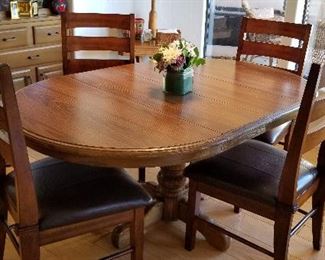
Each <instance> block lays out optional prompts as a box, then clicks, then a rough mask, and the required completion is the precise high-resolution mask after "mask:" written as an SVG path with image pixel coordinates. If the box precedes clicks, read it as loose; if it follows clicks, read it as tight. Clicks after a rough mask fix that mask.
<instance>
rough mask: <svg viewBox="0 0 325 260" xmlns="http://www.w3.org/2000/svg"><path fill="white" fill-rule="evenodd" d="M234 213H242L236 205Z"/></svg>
mask: <svg viewBox="0 0 325 260" xmlns="http://www.w3.org/2000/svg"><path fill="white" fill-rule="evenodd" d="M234 212H235V213H237V214H238V213H240V207H238V206H236V205H234Z"/></svg>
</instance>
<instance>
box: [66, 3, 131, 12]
mask: <svg viewBox="0 0 325 260" xmlns="http://www.w3.org/2000/svg"><path fill="white" fill-rule="evenodd" d="M134 1H137V0H92V1H85V0H72V4H73V11H74V12H80V13H86V12H88V13H122V14H128V13H134Z"/></svg>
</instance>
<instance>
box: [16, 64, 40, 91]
mask: <svg viewBox="0 0 325 260" xmlns="http://www.w3.org/2000/svg"><path fill="white" fill-rule="evenodd" d="M12 79H13V82H14V88H15V90H16V91H17V90H19V89H21V88H23V87H26V86H27V85H29V84H31V83H33V82H35V70H34V68H26V69H19V70H15V71H13V72H12Z"/></svg>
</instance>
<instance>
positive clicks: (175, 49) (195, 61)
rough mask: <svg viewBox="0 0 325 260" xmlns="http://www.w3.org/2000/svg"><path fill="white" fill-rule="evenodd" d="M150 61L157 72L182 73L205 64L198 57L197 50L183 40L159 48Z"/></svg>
mask: <svg viewBox="0 0 325 260" xmlns="http://www.w3.org/2000/svg"><path fill="white" fill-rule="evenodd" d="M152 60H153V61H154V63H155V64H156V66H155V68H157V69H158V70H159V72H162V71H167V72H169V71H184V70H186V69H187V68H192V67H194V66H199V65H202V64H204V63H205V60H204V59H203V58H200V57H199V50H198V48H197V47H196V46H195V45H194V44H193V43H191V42H188V41H186V40H184V39H181V40H175V41H173V42H172V43H170V44H168V45H166V46H162V47H160V48H159V50H158V52H157V53H156V54H154V55H153V57H152Z"/></svg>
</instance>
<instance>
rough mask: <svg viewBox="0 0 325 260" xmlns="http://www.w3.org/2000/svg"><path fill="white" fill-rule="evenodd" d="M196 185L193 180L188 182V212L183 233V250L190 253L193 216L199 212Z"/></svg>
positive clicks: (193, 229) (192, 241)
mask: <svg viewBox="0 0 325 260" xmlns="http://www.w3.org/2000/svg"><path fill="white" fill-rule="evenodd" d="M196 187H197V183H196V182H195V181H193V180H190V182H189V191H188V210H187V222H186V233H185V249H187V250H189V251H191V250H193V249H194V247H195V240H196V231H197V227H196V221H195V216H197V215H198V214H199V212H200V202H201V193H200V192H198V191H196Z"/></svg>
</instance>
